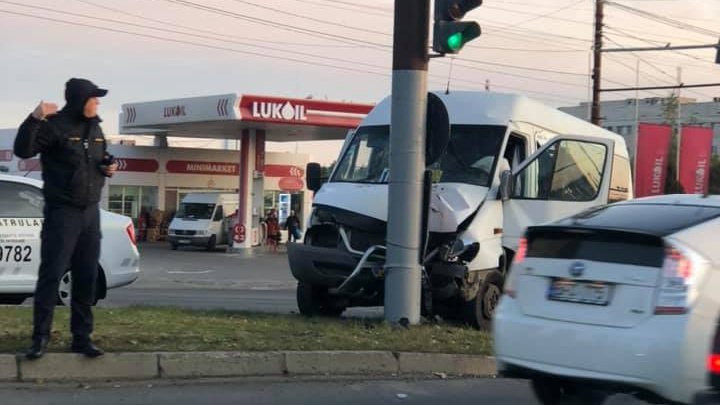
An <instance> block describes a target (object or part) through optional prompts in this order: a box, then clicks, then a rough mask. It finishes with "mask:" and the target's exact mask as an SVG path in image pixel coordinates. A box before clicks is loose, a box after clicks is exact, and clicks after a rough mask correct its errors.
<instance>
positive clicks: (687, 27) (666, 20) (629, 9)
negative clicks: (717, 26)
mask: <svg viewBox="0 0 720 405" xmlns="http://www.w3.org/2000/svg"><path fill="white" fill-rule="evenodd" d="M605 4H607V5H609V6H613V7H615V8H619V9H621V10H624V11H626V12H629V13H631V14H635V15H638V16H640V17H644V18H646V19H649V20H653V21H656V22H660V23H663V24H665V25H670V26H673V27H676V28H680V29H683V30H686V31H693V32H697V33H698V34H703V35H709V36H713V37H718V36H720V32H718V31H713V30H710V29H707V28H703V27H698V26H696V25H692V24H688V23H686V22H682V21H677V20H673V19H672V18H668V17H665V16H662V15H658V14H653V13H651V12H648V11H644V10H640V9H637V8H633V7H630V6H627V5H625V4H620V3H616V2H614V1H606V2H605Z"/></svg>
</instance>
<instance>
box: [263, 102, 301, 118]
mask: <svg viewBox="0 0 720 405" xmlns="http://www.w3.org/2000/svg"><path fill="white" fill-rule="evenodd" d="M252 116H253V117H258V118H269V119H275V120H285V121H307V114H306V110H305V106H304V105H295V106H294V105H292V104H291V103H290V102H289V101H286V102H285V103H284V104H283V103H268V102H265V101H262V102H257V101H255V102H253V105H252Z"/></svg>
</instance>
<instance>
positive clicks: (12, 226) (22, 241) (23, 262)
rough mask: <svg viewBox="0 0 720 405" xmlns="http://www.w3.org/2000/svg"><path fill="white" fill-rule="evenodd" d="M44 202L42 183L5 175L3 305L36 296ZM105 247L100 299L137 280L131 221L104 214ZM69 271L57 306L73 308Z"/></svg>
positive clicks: (0, 200)
mask: <svg viewBox="0 0 720 405" xmlns="http://www.w3.org/2000/svg"><path fill="white" fill-rule="evenodd" d="M43 205H44V199H43V194H42V182H41V181H38V180H34V179H28V178H24V177H18V176H8V175H0V304H21V303H22V302H23V301H25V299H26V298H28V297H30V296H32V295H33V293H34V292H35V283H36V281H37V273H38V268H39V266H40V230H41V227H42V221H43ZM100 227H101V231H102V243H101V253H100V263H98V266H99V269H100V274H99V277H98V286H97V287H98V288H97V297H96V298H97V299H102V298H105V296H106V293H107V290H108V289H111V288H117V287H122V286H124V285H128V284H130V283H132V282H133V281H135V280H136V279H137V278H138V275H139V274H140V266H139V261H140V255H139V253H138V250H137V246H136V245H135V229H134V227H133V223H132V221H131V220H130V218H127V217H124V216H122V215H117V214H113V213H111V212H107V211H104V210H101V212H100ZM71 286H72V280H71V276H70V272H69V269H68V272H67V273H66V274H65V275H64V276H63V277H62V280H61V282H60V287H59V288H58V301H59V303H62V304H64V305H69V304H70V291H71V290H72V289H71Z"/></svg>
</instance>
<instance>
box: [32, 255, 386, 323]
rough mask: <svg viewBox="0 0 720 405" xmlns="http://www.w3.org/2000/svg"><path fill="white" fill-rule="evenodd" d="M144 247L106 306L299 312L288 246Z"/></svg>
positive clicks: (377, 312)
mask: <svg viewBox="0 0 720 405" xmlns="http://www.w3.org/2000/svg"><path fill="white" fill-rule="evenodd" d="M140 250H141V264H140V265H141V268H142V274H141V276H140V278H139V279H138V280H137V281H136V282H135V283H133V284H131V285H129V286H126V287H122V288H118V289H113V290H110V291H108V297H107V299H105V300H103V301H101V302H100V306H104V307H122V306H131V305H151V306H173V307H182V308H192V309H225V310H233V311H258V312H272V313H281V314H288V313H296V312H297V305H296V303H295V285H296V281H295V279H294V278H293V277H292V275H291V273H290V267H289V265H288V262H287V255H286V254H285V253H284V252H282V251H281V252H278V253H273V252H269V251H267V250H266V249H264V248H256V249H252V250H248V251H246V252H243V253H226V252H224V251H222V250H218V251H215V252H207V251H205V250H202V249H195V248H184V249H181V250H177V251H173V250H170V246H169V245H168V244H167V243H152V244H147V243H146V244H141V245H140ZM27 302H29V301H27ZM27 302H26V303H27ZM345 315H346V316H360V317H377V316H382V309H381V308H373V309H365V308H352V309H350V310H348V311H346V313H345Z"/></svg>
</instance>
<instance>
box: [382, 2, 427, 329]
mask: <svg viewBox="0 0 720 405" xmlns="http://www.w3.org/2000/svg"><path fill="white" fill-rule="evenodd" d="M429 31H430V0H395V25H394V42H393V75H392V98H391V103H392V117H391V125H390V179H389V198H388V225H387V249H388V250H387V258H386V262H385V269H386V271H385V319H386V320H387V321H388V322H390V323H395V324H397V323H400V324H406V325H407V324H411V325H414V324H418V323H420V297H421V281H422V276H421V265H420V262H419V256H420V244H421V232H422V229H421V228H422V204H421V203H420V202H421V201H422V200H423V171H424V168H425V115H426V111H427V70H428V37H429Z"/></svg>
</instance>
